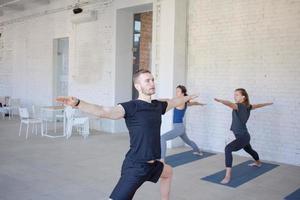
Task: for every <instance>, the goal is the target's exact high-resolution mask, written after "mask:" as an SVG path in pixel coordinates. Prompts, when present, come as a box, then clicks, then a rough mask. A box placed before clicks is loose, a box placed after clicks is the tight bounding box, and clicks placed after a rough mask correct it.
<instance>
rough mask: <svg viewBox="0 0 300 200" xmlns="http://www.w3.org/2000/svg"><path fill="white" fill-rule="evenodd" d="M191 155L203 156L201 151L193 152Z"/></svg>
mask: <svg viewBox="0 0 300 200" xmlns="http://www.w3.org/2000/svg"><path fill="white" fill-rule="evenodd" d="M193 154H194V155H199V156H203V153H202V152H201V151H200V152H197V151H194V152H193Z"/></svg>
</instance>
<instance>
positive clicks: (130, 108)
mask: <svg viewBox="0 0 300 200" xmlns="http://www.w3.org/2000/svg"><path fill="white" fill-rule="evenodd" d="M119 105H121V106H122V107H123V108H124V110H125V115H124V118H126V117H130V116H133V115H134V113H135V112H136V109H137V107H136V103H135V102H134V101H128V102H124V103H119Z"/></svg>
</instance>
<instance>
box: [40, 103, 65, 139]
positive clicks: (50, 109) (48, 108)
mask: <svg viewBox="0 0 300 200" xmlns="http://www.w3.org/2000/svg"><path fill="white" fill-rule="evenodd" d="M64 109H65V107H64V106H45V107H42V108H41V114H42V119H43V122H45V127H46V131H45V134H43V135H44V136H46V137H50V138H58V137H66V132H65V117H64V118H63V129H64V130H63V134H62V135H50V134H48V128H47V123H48V119H47V113H54V114H55V113H56V112H61V111H64Z"/></svg>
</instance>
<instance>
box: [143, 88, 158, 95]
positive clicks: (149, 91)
mask: <svg viewBox="0 0 300 200" xmlns="http://www.w3.org/2000/svg"><path fill="white" fill-rule="evenodd" d="M142 93H143V94H144V95H148V96H151V95H153V94H155V89H148V90H147V89H145V88H142Z"/></svg>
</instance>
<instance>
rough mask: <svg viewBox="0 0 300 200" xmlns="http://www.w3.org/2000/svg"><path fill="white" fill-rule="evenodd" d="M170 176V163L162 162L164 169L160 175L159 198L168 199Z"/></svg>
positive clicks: (171, 172) (171, 174) (171, 173)
mask: <svg viewBox="0 0 300 200" xmlns="http://www.w3.org/2000/svg"><path fill="white" fill-rule="evenodd" d="M172 176H173V169H172V167H171V166H170V165H167V164H164V169H163V172H162V174H161V176H160V195H161V200H169V199H170V190H171V182H172Z"/></svg>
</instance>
